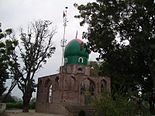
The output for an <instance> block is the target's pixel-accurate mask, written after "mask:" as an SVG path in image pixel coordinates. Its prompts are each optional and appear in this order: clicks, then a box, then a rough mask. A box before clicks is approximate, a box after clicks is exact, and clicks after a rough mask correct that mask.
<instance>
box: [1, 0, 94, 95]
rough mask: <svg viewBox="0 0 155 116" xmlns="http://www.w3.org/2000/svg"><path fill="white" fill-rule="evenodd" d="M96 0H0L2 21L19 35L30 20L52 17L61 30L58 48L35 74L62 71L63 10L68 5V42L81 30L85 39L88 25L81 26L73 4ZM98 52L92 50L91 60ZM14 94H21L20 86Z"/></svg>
mask: <svg viewBox="0 0 155 116" xmlns="http://www.w3.org/2000/svg"><path fill="white" fill-rule="evenodd" d="M91 1H94V0H0V22H1V23H2V28H3V29H5V28H9V27H11V28H13V29H14V30H15V33H16V34H17V35H18V33H19V29H20V27H24V28H25V27H26V26H27V25H28V24H30V22H33V21H35V20H39V19H41V20H50V21H52V22H53V26H54V27H56V31H57V33H56V34H55V36H54V38H53V43H54V45H55V46H56V52H55V54H54V55H53V57H52V58H50V59H49V60H48V62H47V64H46V65H44V68H42V69H40V70H39V71H38V72H37V74H36V76H35V78H36V80H37V78H38V77H41V76H45V75H51V74H55V73H58V71H59V67H60V65H61V57H62V52H61V47H60V41H61V39H62V37H63V18H62V16H63V10H65V7H68V13H67V18H68V23H67V28H66V39H67V42H69V41H70V40H72V39H74V38H75V35H76V31H77V30H78V38H79V39H81V36H82V32H83V31H86V30H87V28H86V26H85V27H80V25H79V19H75V18H74V15H76V14H78V10H77V9H76V8H75V7H74V6H73V4H74V3H78V4H86V3H87V2H91ZM96 56H97V55H96V54H94V53H91V55H90V57H89V60H95V57H96ZM13 95H20V96H21V94H20V92H19V90H18V89H17V88H16V89H15V90H14V91H13Z"/></svg>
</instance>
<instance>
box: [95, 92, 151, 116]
mask: <svg viewBox="0 0 155 116" xmlns="http://www.w3.org/2000/svg"><path fill="white" fill-rule="evenodd" d="M93 106H94V107H95V109H96V116H151V115H150V113H149V109H148V108H147V107H145V106H144V105H142V103H138V102H137V101H134V100H133V99H131V98H130V99H129V97H128V96H123V95H121V94H115V95H114V96H113V97H112V96H111V94H110V93H103V94H102V95H101V96H100V97H99V98H97V99H95V100H94V102H93Z"/></svg>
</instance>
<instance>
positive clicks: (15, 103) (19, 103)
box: [6, 102, 23, 109]
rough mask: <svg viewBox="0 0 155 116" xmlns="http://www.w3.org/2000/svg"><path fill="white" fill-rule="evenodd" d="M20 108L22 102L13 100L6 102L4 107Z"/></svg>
mask: <svg viewBox="0 0 155 116" xmlns="http://www.w3.org/2000/svg"><path fill="white" fill-rule="evenodd" d="M22 108H23V104H22V102H14V103H7V104H6V109H22Z"/></svg>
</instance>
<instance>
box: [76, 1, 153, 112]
mask: <svg viewBox="0 0 155 116" xmlns="http://www.w3.org/2000/svg"><path fill="white" fill-rule="evenodd" d="M76 7H77V8H78V10H79V13H80V14H79V15H77V16H76V17H77V18H80V19H82V21H81V23H80V24H81V25H83V24H85V23H87V24H88V25H89V26H88V32H85V33H84V34H83V35H84V36H83V38H85V39H88V40H89V41H88V46H89V47H90V49H91V50H93V51H94V52H98V53H99V54H100V55H99V59H102V61H103V65H102V69H103V70H102V72H103V74H105V75H108V76H110V77H111V78H112V91H113V92H117V91H121V92H122V93H126V92H127V91H128V90H129V89H132V90H138V91H139V89H140V90H141V91H142V94H145V93H147V92H150V93H151V91H152V88H155V3H154V1H153V0H97V1H96V2H92V3H87V4H86V5H76ZM153 96H154V95H152V98H151V101H150V106H151V109H154V106H153V104H154V103H151V102H154V100H153V99H154V98H153ZM151 104H152V105H151ZM152 112H153V111H152Z"/></svg>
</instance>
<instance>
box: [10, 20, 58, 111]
mask: <svg viewBox="0 0 155 116" xmlns="http://www.w3.org/2000/svg"><path fill="white" fill-rule="evenodd" d="M51 24H52V23H51V22H50V21H35V22H34V23H32V25H31V27H29V28H28V33H24V32H23V30H21V38H20V39H21V42H20V44H19V45H18V48H19V51H18V52H15V53H14V54H13V55H12V56H11V57H10V59H11V61H12V68H11V71H12V74H13V76H14V83H13V86H14V85H16V83H17V85H18V88H19V89H20V90H21V92H22V94H23V97H22V99H23V112H28V111H29V102H30V99H31V97H32V93H33V92H34V91H35V87H36V84H35V81H34V76H35V73H36V72H37V71H38V69H40V68H41V67H42V64H43V63H46V61H47V59H48V58H50V57H51V56H52V54H53V53H54V51H55V47H54V46H53V43H52V38H53V35H54V34H55V30H54V29H51V30H50V29H49V28H50V26H51ZM13 86H12V87H13Z"/></svg>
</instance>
